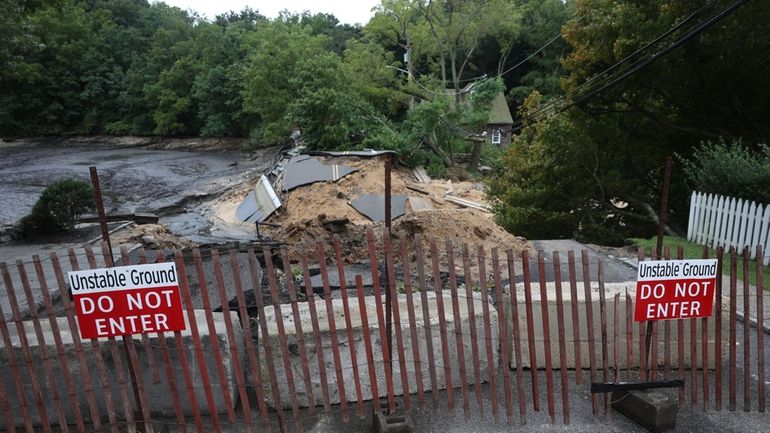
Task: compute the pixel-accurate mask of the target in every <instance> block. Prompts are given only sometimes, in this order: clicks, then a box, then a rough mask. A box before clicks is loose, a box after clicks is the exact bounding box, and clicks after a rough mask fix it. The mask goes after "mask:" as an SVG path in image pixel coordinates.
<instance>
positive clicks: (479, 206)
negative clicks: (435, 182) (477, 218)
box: [444, 195, 491, 213]
mask: <svg viewBox="0 0 770 433" xmlns="http://www.w3.org/2000/svg"><path fill="white" fill-rule="evenodd" d="M444 200H446V201H448V202H452V203H454V204H457V205H460V206H462V207H467V208H471V209H476V210H480V211H482V212H486V213H490V212H491V210H489V208H488V207H486V206H484V205H483V204H481V203H479V202H475V201H471V200H466V199H464V198H460V197H455V196H453V195H445V196H444Z"/></svg>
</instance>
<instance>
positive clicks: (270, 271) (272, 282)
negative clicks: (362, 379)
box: [262, 246, 347, 426]
mask: <svg viewBox="0 0 770 433" xmlns="http://www.w3.org/2000/svg"><path fill="white" fill-rule="evenodd" d="M262 257H264V258H265V275H266V276H267V284H268V286H269V287H270V298H271V301H272V304H273V312H274V314H275V324H276V327H277V328H278V344H280V346H281V347H280V350H281V360H282V361H283V374H284V375H285V378H286V385H287V387H288V392H289V400H290V401H291V412H292V415H294V421H295V423H296V424H297V426H299V422H300V413H299V401H298V400H297V387H296V386H295V384H294V369H293V365H292V363H291V358H290V355H289V343H288V339H287V337H286V328H285V326H284V323H283V312H282V310H281V299H280V298H279V297H278V282H277V281H276V278H275V269H274V268H273V259H272V251H271V250H270V249H269V248H267V247H264V246H263V247H262ZM318 260H319V262H320V261H321V257H319V259H318ZM324 265H325V263H324ZM324 265H321V270H322V272H323V273H324V274H325V273H326V267H325V266H324ZM326 280H327V282H326V284H325V285H326V286H327V287H328V275H327V276H326ZM328 298H331V295H329V296H328ZM330 302H331V299H328V300H327V305H328V303H330ZM328 313H329V316H328V317H329V323H330V325H329V333H330V334H331V336H332V345H333V348H334V349H335V350H337V356H336V358H335V361H336V365H337V370H338V375H337V376H338V378H340V377H341V372H342V371H341V367H340V362H339V349H338V346H337V332H336V328H335V327H334V325H333V324H332V323H333V322H334V314H333V313H332V311H331V308H329V309H328ZM344 389H345V388H344V387H342V386H341V387H340V391H341V392H340V401H341V402H342V401H344V400H345V391H344ZM342 404H344V403H342ZM345 415H346V416H347V412H346V413H345Z"/></svg>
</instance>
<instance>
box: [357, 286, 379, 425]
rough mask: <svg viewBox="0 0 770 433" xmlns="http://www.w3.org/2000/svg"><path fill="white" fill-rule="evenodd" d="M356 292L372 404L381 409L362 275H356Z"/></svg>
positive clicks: (376, 408)
mask: <svg viewBox="0 0 770 433" xmlns="http://www.w3.org/2000/svg"><path fill="white" fill-rule="evenodd" d="M356 293H357V294H358V314H359V317H360V319H361V330H362V334H363V339H364V347H365V348H366V365H367V370H368V371H369V386H370V388H371V392H372V395H371V397H372V404H373V406H374V407H375V410H379V409H380V392H379V389H378V386H377V372H376V371H375V367H374V352H373V351H372V340H371V336H370V335H369V332H370V331H369V329H371V328H369V315H368V313H367V310H366V297H365V296H364V284H363V280H362V278H361V276H360V275H356Z"/></svg>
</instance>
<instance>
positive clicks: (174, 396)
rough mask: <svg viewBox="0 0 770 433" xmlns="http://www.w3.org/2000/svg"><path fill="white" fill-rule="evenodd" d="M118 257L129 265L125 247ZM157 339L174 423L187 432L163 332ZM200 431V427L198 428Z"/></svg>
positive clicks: (142, 255) (142, 254)
mask: <svg viewBox="0 0 770 433" xmlns="http://www.w3.org/2000/svg"><path fill="white" fill-rule="evenodd" d="M120 256H121V258H122V259H123V264H124V265H127V264H128V263H129V258H128V249H127V248H126V247H125V246H121V247H120ZM155 260H156V262H163V261H165V258H164V257H163V255H162V254H160V253H159V254H157V255H156V257H155ZM139 263H142V264H144V263H147V257H146V254H145V251H144V248H142V249H140V250H139ZM155 335H156V336H157V338H158V344H159V346H160V353H161V357H162V358H163V361H162V362H163V367H164V369H165V371H166V378H167V379H168V388H169V391H171V402H172V404H173V405H174V413H175V414H176V421H177V425H178V426H179V429H180V430H181V431H182V432H183V433H186V432H187V424H186V421H185V416H184V409H183V407H182V400H181V398H180V396H179V391H178V388H177V383H176V372H175V366H174V365H172V363H171V356H170V353H169V348H168V343H167V342H166V335H165V333H163V332H158V333H156V334H155ZM197 409H198V408H197V406H195V407H194V409H193V410H194V411H196V410H197ZM195 420H196V426H198V425H200V424H202V421H201V419H200V414H199V416H198V418H196V419H195ZM199 428H201V429H202V425H201V426H200V427H199Z"/></svg>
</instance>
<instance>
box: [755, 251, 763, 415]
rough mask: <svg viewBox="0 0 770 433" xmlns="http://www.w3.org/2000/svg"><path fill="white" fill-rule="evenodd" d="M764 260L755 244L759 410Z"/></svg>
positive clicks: (760, 399) (761, 368) (761, 410)
mask: <svg viewBox="0 0 770 433" xmlns="http://www.w3.org/2000/svg"><path fill="white" fill-rule="evenodd" d="M763 260H764V255H763V249H762V245H757V255H756V263H755V265H756V281H757V287H756V289H757V387H758V389H757V390H758V394H759V399H758V400H757V407H758V409H759V411H760V412H764V411H765V333H764V329H763V328H764V323H765V317H764V311H763V308H764V299H763V298H764V293H765V290H764V289H765V288H764V285H765V280H764V272H763V271H764V268H763V267H762V262H763Z"/></svg>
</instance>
